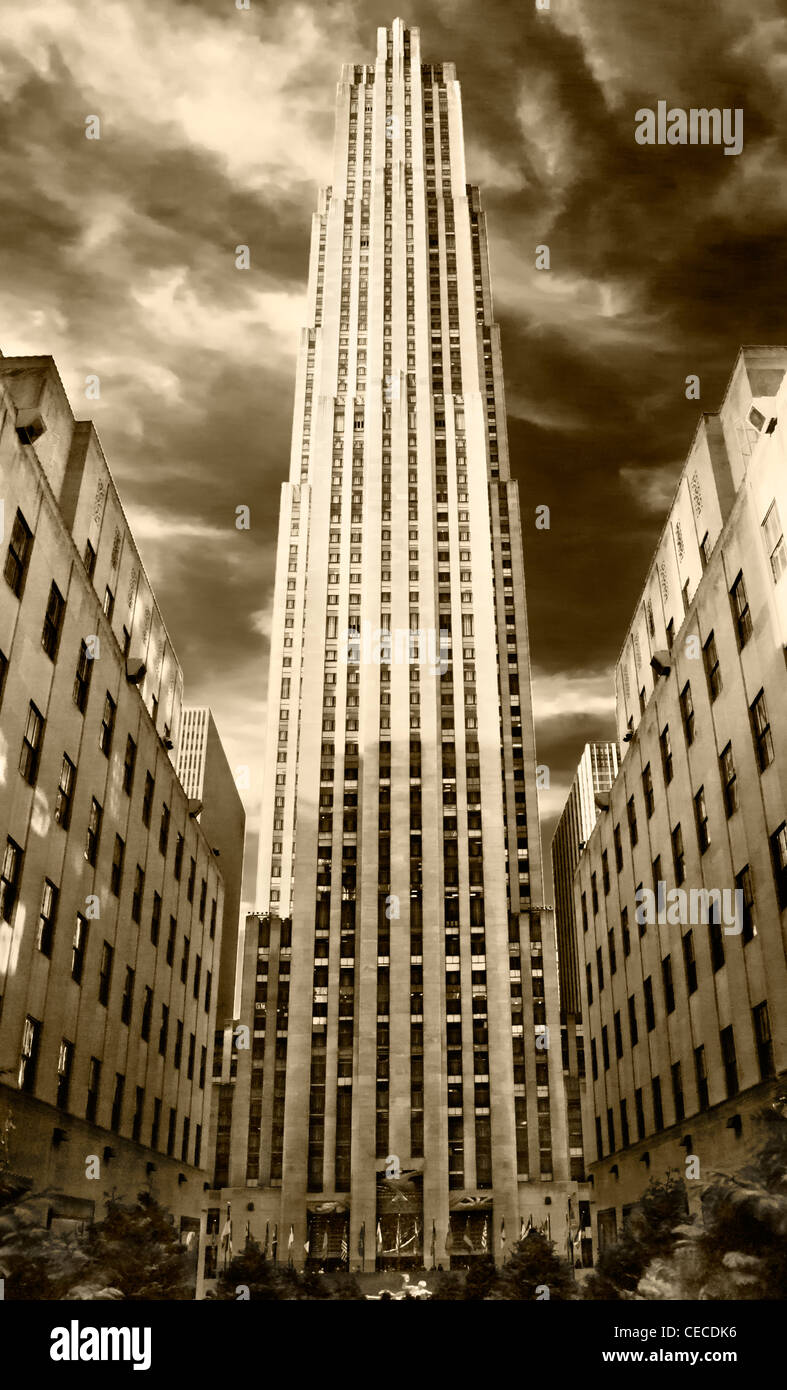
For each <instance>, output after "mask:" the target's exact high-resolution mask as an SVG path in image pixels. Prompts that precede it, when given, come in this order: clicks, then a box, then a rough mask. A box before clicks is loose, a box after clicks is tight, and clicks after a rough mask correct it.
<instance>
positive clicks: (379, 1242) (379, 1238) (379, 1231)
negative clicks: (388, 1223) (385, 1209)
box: [377, 1221, 383, 1255]
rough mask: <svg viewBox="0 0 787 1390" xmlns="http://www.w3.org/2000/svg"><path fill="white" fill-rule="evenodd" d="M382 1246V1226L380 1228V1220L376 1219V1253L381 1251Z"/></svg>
mask: <svg viewBox="0 0 787 1390" xmlns="http://www.w3.org/2000/svg"><path fill="white" fill-rule="evenodd" d="M382 1248H383V1228H382V1226H381V1225H380V1222H379V1221H378V1222H377V1254H378V1255H379V1254H380V1253H381V1252H382Z"/></svg>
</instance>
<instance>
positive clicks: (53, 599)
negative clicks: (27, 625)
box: [41, 582, 66, 661]
mask: <svg viewBox="0 0 787 1390" xmlns="http://www.w3.org/2000/svg"><path fill="white" fill-rule="evenodd" d="M65 611H66V601H65V599H64V598H63V595H62V594H61V592H60V590H59V589H58V587H57V585H56V584H55V583H54V582H53V584H52V587H51V589H50V590H49V598H48V599H47V605H46V613H45V614H44V628H43V631H42V633H41V646H42V647H43V649H44V651H45V652H46V654H47V656H48V657H49V658H50V660H51V661H54V660H55V658H56V656H57V649H58V647H59V646H60V633H61V632H62V630H63V614H64V613H65Z"/></svg>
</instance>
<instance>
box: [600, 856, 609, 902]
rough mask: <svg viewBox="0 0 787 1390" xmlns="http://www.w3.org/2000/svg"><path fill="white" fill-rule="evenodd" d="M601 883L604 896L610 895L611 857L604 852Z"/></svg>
mask: <svg viewBox="0 0 787 1390" xmlns="http://www.w3.org/2000/svg"><path fill="white" fill-rule="evenodd" d="M601 882H602V885H603V888H604V896H605V897H606V895H607V894H608V893H609V855H608V854H607V851H606V850H604V851H603V852H602V855H601Z"/></svg>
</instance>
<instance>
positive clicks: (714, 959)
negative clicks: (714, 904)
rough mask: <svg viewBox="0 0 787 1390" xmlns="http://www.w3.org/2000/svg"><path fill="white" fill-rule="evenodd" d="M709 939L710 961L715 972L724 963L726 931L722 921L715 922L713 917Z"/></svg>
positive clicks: (709, 926)
mask: <svg viewBox="0 0 787 1390" xmlns="http://www.w3.org/2000/svg"><path fill="white" fill-rule="evenodd" d="M712 911H713V909H712V908H711V912H712ZM708 940H709V942H710V963H711V965H712V967H713V972H714V974H715V973H716V971H717V970H721V968H722V966H723V965H724V933H723V931H722V926H721V923H720V922H715V921H714V920H713V917H711V920H710V922H709V923H708Z"/></svg>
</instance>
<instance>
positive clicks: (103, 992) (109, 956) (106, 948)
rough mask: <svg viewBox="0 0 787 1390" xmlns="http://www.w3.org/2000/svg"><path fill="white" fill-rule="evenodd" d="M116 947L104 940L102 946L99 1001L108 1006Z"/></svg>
mask: <svg viewBox="0 0 787 1390" xmlns="http://www.w3.org/2000/svg"><path fill="white" fill-rule="evenodd" d="M114 955H115V951H114V947H112V946H110V944H109V942H108V941H105V942H104V945H103V946H102V948H101V966H100V969H99V972H98V1002H99V1004H103V1005H104V1007H105V1008H106V1006H107V1004H108V1003H109V987H110V984H111V982H112V961H113V959H114Z"/></svg>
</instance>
